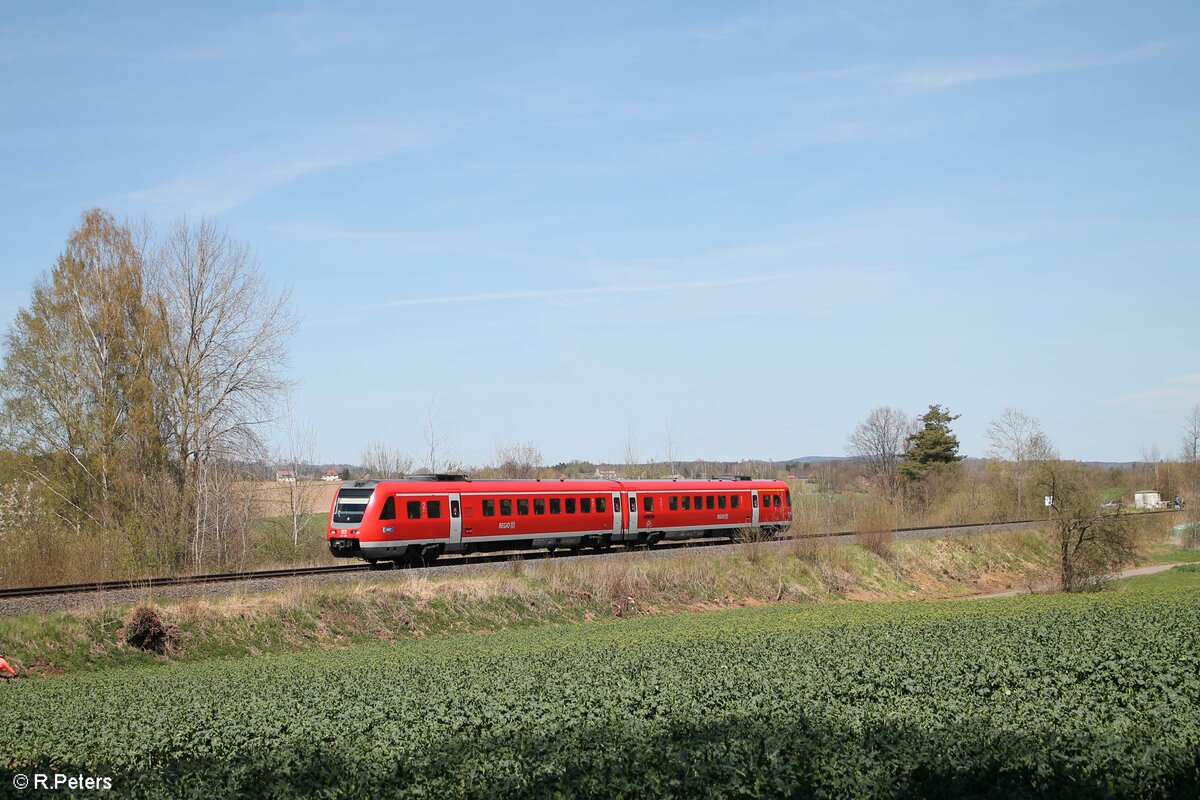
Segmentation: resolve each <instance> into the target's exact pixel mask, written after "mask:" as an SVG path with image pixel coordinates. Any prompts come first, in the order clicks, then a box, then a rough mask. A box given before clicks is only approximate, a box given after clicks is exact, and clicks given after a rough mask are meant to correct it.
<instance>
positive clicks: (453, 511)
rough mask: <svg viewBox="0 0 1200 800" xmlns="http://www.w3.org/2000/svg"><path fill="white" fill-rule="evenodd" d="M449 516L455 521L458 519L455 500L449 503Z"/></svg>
mask: <svg viewBox="0 0 1200 800" xmlns="http://www.w3.org/2000/svg"><path fill="white" fill-rule="evenodd" d="M450 516H452V517H454V518H455V519H458V501H457V500H451V501H450Z"/></svg>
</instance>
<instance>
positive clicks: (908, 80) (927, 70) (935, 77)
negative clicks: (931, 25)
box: [890, 41, 1180, 91]
mask: <svg viewBox="0 0 1200 800" xmlns="http://www.w3.org/2000/svg"><path fill="white" fill-rule="evenodd" d="M1179 45H1180V43H1179V42H1175V41H1159V42H1150V43H1148V44H1145V45H1142V46H1140V47H1135V48H1132V49H1128V50H1122V51H1119V52H1116V53H1109V54H1105V55H1096V56H1082V57H1079V58H1073V59H1044V58H1017V59H1014V58H1002V59H992V60H987V61H978V62H973V63H964V64H948V65H942V66H936V67H924V68H913V69H908V70H904V71H902V72H900V73H899V74H898V75H896V76H894V77H893V78H892V79H891V81H890V83H892V84H895V85H899V86H903V87H906V88H910V89H917V90H925V91H937V90H940V89H950V88H954V87H957V86H965V85H968V84H972V83H979V82H981V81H995V80H1006V79H1016V78H1032V77H1036V76H1039V75H1049V74H1052V73H1056V72H1072V71H1076V70H1085V69H1095V68H1098V67H1108V66H1115V65H1117V64H1128V63H1130V62H1134V61H1143V60H1145V59H1149V58H1153V57H1154V56H1157V55H1159V54H1161V53H1163V52H1166V51H1168V50H1171V49H1173V48H1175V47H1178V46H1179Z"/></svg>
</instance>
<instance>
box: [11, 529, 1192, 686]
mask: <svg viewBox="0 0 1200 800" xmlns="http://www.w3.org/2000/svg"><path fill="white" fill-rule="evenodd" d="M1146 552H1147V553H1148V557H1150V558H1152V559H1154V560H1158V561H1159V562H1160V563H1161V562H1164V561H1165V562H1171V561H1179V560H1183V559H1184V558H1186V557H1188V556H1190V555H1193V553H1192V552H1191V551H1180V550H1179V549H1178V548H1172V547H1169V546H1167V545H1155V546H1153V547H1149V548H1147V549H1146ZM1056 574H1057V564H1056V561H1055V548H1054V546H1053V543H1052V541H1051V539H1050V537H1049V535H1048V534H1046V533H1045V532H1040V531H1015V532H1008V533H997V534H988V535H985V536H984V535H981V536H957V537H944V538H930V539H916V540H900V541H895V542H894V543H891V546H890V547H889V548H888V549H887V550H886V551H885V553H884V554H882V555H881V554H879V553H876V552H872V551H871V550H868V549H864V548H863V547H860V546H854V545H843V544H830V543H828V542H821V541H816V540H805V539H799V540H792V541H788V542H785V543H783V544H782V545H781V546H776V545H770V544H767V543H757V546H755V547H750V548H746V549H743V550H742V551H740V552H737V553H732V554H724V555H713V554H709V553H706V552H704V551H698V552H697V553H696V554H693V555H689V556H686V557H680V558H651V557H637V556H632V557H624V558H618V559H607V560H592V559H579V560H565V561H539V562H523V561H514V562H512V564H511V565H510V566H507V567H503V568H500V569H497V570H494V571H490V572H484V573H478V574H474V575H468V576H452V577H447V578H441V579H434V578H430V577H427V576H425V575H423V574H421V573H402V574H394V575H388V576H386V579H384V580H372V581H361V582H357V583H336V584H323V585H318V586H315V587H310V588H295V589H289V590H286V591H282V592H274V593H266V594H252V595H232V596H227V597H221V598H217V599H212V600H209V599H192V600H186V601H166V600H163V599H160V598H157V597H155V596H154V595H153V594H149V593H147V594H146V595H145V596H144V597H143V598H142V599H141V600H140V602H139V603H137V604H136V605H138V606H150V607H153V608H154V609H155V610H156V611H157V613H158V614H159V615H160V616H161V617H162V619H163V621H164V622H165V623H166V624H168V625H172V626H175V627H176V628H177V629H178V631H179V639H178V644H177V646H176V647H175V648H174V649H173V650H172V651H171V652H169V653H168V654H167V655H166V656H156V655H153V654H149V653H144V652H141V651H138V650H136V649H134V648H132V647H130V646H129V645H128V644H127V643H126V642H125V634H124V630H125V626H126V623H127V620H128V618H129V616H130V613H131V607H124V608H105V609H98V610H79V611H69V612H59V613H55V614H47V615H27V616H16V617H0V652H3V653H6V654H8V655H9V657H10V660H13V661H15V662H16V663H17V664H18V666H19V667H21V668H22V669H23V670H24V671H25V672H26V673H27V674H34V675H37V674H57V673H60V672H64V671H65V672H78V671H87V670H94V669H101V668H107V667H112V666H125V665H136V664H148V663H154V662H156V661H164V660H166V661H173V662H189V661H204V660H210V659H214V658H223V657H228V656H238V655H258V654H263V653H287V652H296V651H301V650H306V649H313V648H342V647H354V646H357V645H361V644H363V643H367V642H374V641H380V640H384V641H398V640H405V639H422V638H428V637H439V636H446V635H455V634H461V633H481V632H490V631H502V630H512V629H522V628H529V627H535V626H544V625H571V624H577V623H582V622H592V621H602V620H615V619H626V618H630V617H645V616H653V615H658V614H662V613H679V612H682V613H697V612H705V611H712V610H717V609H729V608H740V607H760V606H766V605H773V604H789V603H790V604H807V603H827V602H841V601H846V600H928V599H935V598H955V597H966V596H970V595H974V594H982V593H988V592H1000V591H1005V590H1012V589H1016V590H1026V589H1029V590H1032V589H1033V587H1035V586H1044V585H1047V584H1050V583H1052V582H1053V581H1054V580H1055V577H1056Z"/></svg>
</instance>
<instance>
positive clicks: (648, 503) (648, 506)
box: [642, 495, 654, 511]
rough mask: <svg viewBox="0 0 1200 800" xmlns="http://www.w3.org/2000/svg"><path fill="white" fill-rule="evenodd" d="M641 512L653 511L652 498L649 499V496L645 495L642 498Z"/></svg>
mask: <svg viewBox="0 0 1200 800" xmlns="http://www.w3.org/2000/svg"><path fill="white" fill-rule="evenodd" d="M642 510H643V511H653V510H654V498H653V497H651V496H650V495H645V496H644V497H643V498H642Z"/></svg>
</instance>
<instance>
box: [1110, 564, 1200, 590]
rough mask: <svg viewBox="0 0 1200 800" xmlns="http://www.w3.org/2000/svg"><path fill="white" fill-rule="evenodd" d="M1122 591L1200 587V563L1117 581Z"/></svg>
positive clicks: (1118, 587)
mask: <svg viewBox="0 0 1200 800" xmlns="http://www.w3.org/2000/svg"><path fill="white" fill-rule="evenodd" d="M1115 588H1117V589H1119V590H1121V591H1142V590H1146V589H1188V588H1200V564H1195V563H1193V564H1187V565H1185V566H1181V567H1175V568H1174V569H1168V570H1164V571H1163V572H1156V573H1154V574H1153V575H1138V576H1136V577H1133V578H1125V579H1123V580H1120V581H1117V582H1116V587H1115Z"/></svg>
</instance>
